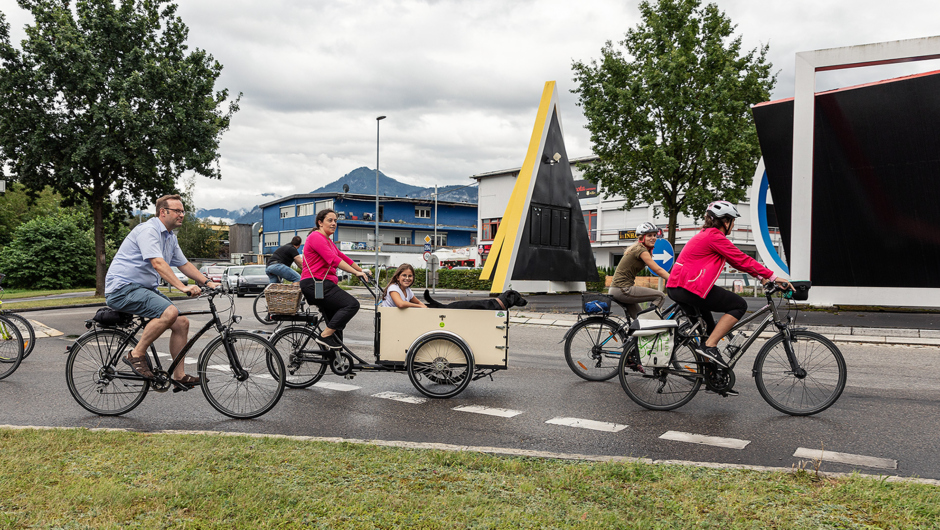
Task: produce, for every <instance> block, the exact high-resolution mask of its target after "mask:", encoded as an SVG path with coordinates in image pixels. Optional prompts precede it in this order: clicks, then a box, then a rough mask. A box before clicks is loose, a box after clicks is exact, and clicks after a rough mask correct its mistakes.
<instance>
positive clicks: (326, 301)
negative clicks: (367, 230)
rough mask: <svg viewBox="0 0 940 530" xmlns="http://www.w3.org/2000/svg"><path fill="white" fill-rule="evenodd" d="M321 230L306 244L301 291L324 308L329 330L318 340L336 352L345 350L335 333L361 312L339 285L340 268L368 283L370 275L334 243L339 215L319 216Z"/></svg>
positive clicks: (322, 212)
mask: <svg viewBox="0 0 940 530" xmlns="http://www.w3.org/2000/svg"><path fill="white" fill-rule="evenodd" d="M315 223H316V225H317V228H316V229H315V230H313V231H312V232H310V235H308V236H307V241H306V243H305V244H304V256H303V260H302V263H303V265H302V267H301V275H300V290H301V292H303V294H304V298H306V299H307V303H308V304H311V305H315V306H317V307H319V308H320V312H322V313H323V317H324V321H325V324H326V328H325V329H324V330H323V333H321V334H320V336H319V337H317V338H316V339H315V340H316V342H317V343H318V344H320V345H321V346H324V347H326V348H329V349H333V350H341V349H343V343H342V342H341V341H340V337H337V336H336V335H335V333H336V332H337V331H342V330H343V329H344V328H345V327H346V324H347V323H349V321H350V320H352V318H353V317H354V316H356V313H357V312H358V311H359V300H356V299H355V298H354V297H353V296H352V295H351V294H349V293H347V292H346V291H344V290H342V289H341V288H340V287H339V286H338V285H336V284H337V283H339V278H337V277H336V267H339V268H340V269H343V270H344V271H346V272H349V273H352V274H355V275H356V276H359V277H360V278H362V279H368V277H369V273H368V272H366V271H363V270H362V269H361V268H359V266H358V265H356V263H355V262H354V261H353V260H352V259H350V258H349V256H347V255H346V254H343V253H342V252H341V251H340V250H339V249H338V248H336V245H335V244H334V243H333V233H334V232H336V212H334V211H333V210H332V209H329V208H326V209H323V210H320V211H319V212H317V216H316V218H315ZM317 281H322V282H323V291H322V297H321V298H317V296H316V295H317V292H316V282H317Z"/></svg>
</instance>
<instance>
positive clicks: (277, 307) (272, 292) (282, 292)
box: [264, 283, 303, 315]
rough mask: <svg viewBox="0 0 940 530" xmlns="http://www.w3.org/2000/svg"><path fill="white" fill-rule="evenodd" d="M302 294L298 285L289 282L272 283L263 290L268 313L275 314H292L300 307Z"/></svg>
mask: <svg viewBox="0 0 940 530" xmlns="http://www.w3.org/2000/svg"><path fill="white" fill-rule="evenodd" d="M302 296H303V294H302V293H301V292H300V286H299V285H293V284H290V283H272V284H271V285H269V286H267V288H265V290H264V299H265V301H267V302H268V313H271V314H275V315H293V314H294V313H296V312H297V310H298V309H300V299H301V297H302Z"/></svg>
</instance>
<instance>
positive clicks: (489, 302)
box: [424, 289, 529, 311]
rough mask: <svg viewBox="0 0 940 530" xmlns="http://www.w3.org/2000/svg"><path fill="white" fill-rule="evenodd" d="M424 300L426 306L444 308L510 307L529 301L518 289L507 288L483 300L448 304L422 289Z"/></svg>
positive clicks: (522, 304) (497, 308)
mask: <svg viewBox="0 0 940 530" xmlns="http://www.w3.org/2000/svg"><path fill="white" fill-rule="evenodd" d="M424 300H425V302H427V306H428V307H436V308H445V309H492V310H497V311H498V310H500V309H509V308H510V307H515V306H519V307H522V306H524V305H526V304H528V303H529V302H528V301H526V299H525V298H523V297H522V295H521V294H519V292H518V291H514V290H512V289H509V290H507V291H505V292H503V293H501V294H500V295H499V296H497V297H496V298H486V299H483V300H458V301H456V302H451V303H449V304H442V303H440V302H438V301H437V300H435V299H433V298H431V292H430V291H428V290H427V289H425V290H424Z"/></svg>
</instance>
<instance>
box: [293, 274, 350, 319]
mask: <svg viewBox="0 0 940 530" xmlns="http://www.w3.org/2000/svg"><path fill="white" fill-rule="evenodd" d="M314 285H315V282H314V281H313V280H312V279H310V278H307V279H305V280H300V291H301V292H302V293H304V298H306V299H307V303H308V304H310V305H315V306H317V307H319V308H320V312H321V313H323V320H324V322H326V326H327V327H329V328H333V329H335V330H337V331H340V330H342V329H343V328H345V327H346V324H347V323H348V322H349V321H350V320H352V318H353V317H354V316H356V313H357V312H359V300H356V299H355V298H354V297H353V296H352V295H351V294H349V293H347V292H346V291H344V290H342V289H340V287H339V286H338V285H336V284H335V283H333V282H331V281H330V280H324V281H323V298H321V299H319V300H317V299H316V298H314V296H315V293H316V291H315V287H314Z"/></svg>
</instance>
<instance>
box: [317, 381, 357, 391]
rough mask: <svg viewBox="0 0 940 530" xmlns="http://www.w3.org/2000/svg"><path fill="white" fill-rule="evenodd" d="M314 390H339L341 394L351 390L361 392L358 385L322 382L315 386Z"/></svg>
mask: <svg viewBox="0 0 940 530" xmlns="http://www.w3.org/2000/svg"><path fill="white" fill-rule="evenodd" d="M313 388H325V389H327V390H339V391H340V392H349V391H350V390H359V388H360V387H358V386H356V385H346V384H343V383H330V382H321V383H317V384H315V385H313Z"/></svg>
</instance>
